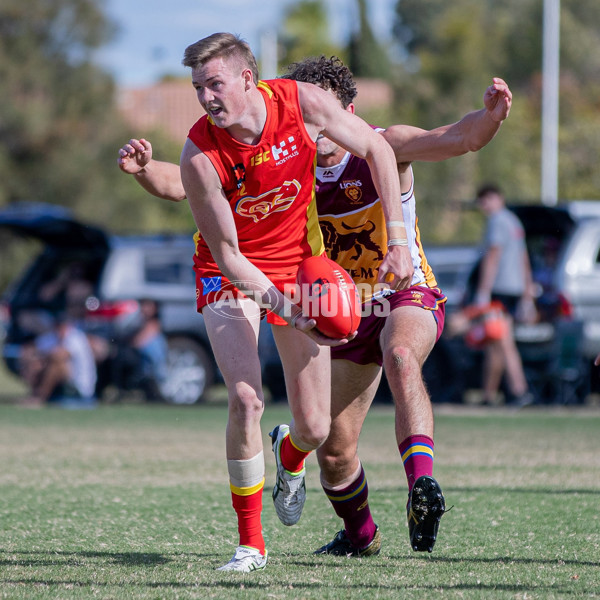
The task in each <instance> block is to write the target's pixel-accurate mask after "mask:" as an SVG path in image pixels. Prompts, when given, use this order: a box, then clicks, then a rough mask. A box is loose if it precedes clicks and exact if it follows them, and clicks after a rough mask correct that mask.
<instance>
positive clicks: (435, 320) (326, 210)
mask: <svg viewBox="0 0 600 600" xmlns="http://www.w3.org/2000/svg"><path fill="white" fill-rule="evenodd" d="M286 77H292V78H294V79H298V80H300V81H308V82H312V83H315V84H317V85H319V86H320V87H323V88H324V89H326V90H329V91H330V92H331V95H332V96H335V97H336V98H337V100H338V101H339V103H340V104H341V105H342V106H343V107H344V108H345V109H346V110H347V111H348V112H353V110H354V106H353V104H352V101H353V99H354V97H355V95H356V88H355V86H354V82H353V80H352V76H351V73H350V72H349V70H348V69H347V68H346V67H345V66H343V65H342V64H341V62H340V61H339V60H338V59H335V58H331V59H327V58H325V57H320V58H318V59H307V60H305V61H302V62H300V63H298V64H297V65H294V66H293V67H292V69H291V71H290V73H289V74H288V75H286ZM511 99H512V96H511V93H510V90H509V88H508V86H507V85H506V84H505V82H504V81H502V80H501V79H497V78H495V79H494V81H493V83H492V85H490V86H489V87H488V88H487V89H486V91H485V94H484V105H485V108H483V109H481V110H478V111H473V112H471V113H468V114H467V115H466V116H465V117H464V118H463V119H461V120H460V121H458V122H457V123H454V124H451V125H446V126H443V127H439V128H437V129H434V130H431V131H427V130H423V129H420V128H416V127H410V126H406V125H397V126H392V127H390V128H388V129H387V130H386V131H385V132H382V133H383V136H385V137H386V139H387V140H388V142H389V143H390V144H391V146H392V147H393V149H394V152H395V154H396V160H397V163H398V170H399V172H400V179H401V188H402V196H401V197H402V202H401V203H400V202H399V204H401V206H402V209H403V210H402V217H401V219H400V221H402V225H397V227H398V228H399V231H398V229H396V230H395V233H393V234H392V235H394V236H397V237H390V236H389V235H388V232H387V231H386V228H385V226H384V222H383V214H382V207H381V204H380V202H379V197H378V194H377V190H376V189H375V188H374V186H373V182H372V180H371V175H370V171H369V169H368V168H367V165H366V164H365V161H363V160H362V159H360V158H355V157H352V156H351V155H350V154H349V153H347V152H346V150H344V149H343V148H341V147H340V146H339V144H337V143H336V142H334V141H331V140H330V139H328V138H327V137H321V138H319V140H318V141H317V164H318V168H317V208H318V211H319V219H320V224H321V228H322V230H323V231H324V233H325V245H326V247H327V251H328V253H329V254H330V256H331V257H332V258H334V259H335V260H337V261H338V262H340V264H341V265H342V266H344V267H345V268H346V269H347V270H348V271H349V272H351V273H356V274H357V275H356V278H355V279H356V280H357V283H359V284H361V285H363V288H364V287H367V288H368V287H369V286H371V289H373V288H374V287H376V284H377V282H378V278H377V267H378V266H379V264H380V263H381V260H382V258H383V255H384V252H385V247H386V245H387V244H389V243H390V242H391V243H392V247H394V244H398V246H397V247H398V248H400V249H401V251H402V252H404V253H405V254H406V255H407V257H408V260H410V262H411V265H412V268H411V278H410V281H409V283H408V285H406V284H405V285H399V286H395V285H392V286H391V287H397V290H402V291H395V292H394V293H393V294H391V295H389V292H384V293H383V294H381V293H380V294H379V295H375V296H374V297H373V296H370V297H367V298H366V299H365V301H366V302H367V303H368V306H369V307H370V308H372V310H371V311H370V312H371V316H367V317H363V323H364V325H365V327H363V324H362V323H361V327H360V328H359V334H358V336H357V337H356V338H355V339H354V340H352V341H351V342H350V343H349V344H346V345H340V346H338V347H336V348H333V349H332V352H333V353H334V355H333V361H332V389H333V390H334V392H333V394H332V425H331V433H330V436H329V438H328V439H327V441H326V442H325V443H324V444H323V445H322V446H321V447H320V448H319V449H318V450H317V457H318V459H319V464H320V467H321V481H322V483H323V488H324V490H325V492H326V494H327V496H328V498H329V499H330V501H331V502H332V505H333V507H334V509H335V510H336V513H337V514H338V515H339V516H340V517H341V518H342V519H343V521H344V529H343V530H342V531H340V532H339V533H338V534H337V535H336V536H335V538H334V540H333V541H332V542H331V543H329V544H327V545H325V546H323V547H322V548H320V549H319V550H317V553H330V554H341V555H353V556H368V555H372V554H377V553H378V552H379V549H380V546H381V537H380V535H379V531H378V529H377V527H376V525H375V523H374V522H373V519H372V516H371V514H370V511H369V507H368V500H367V495H368V486H367V481H366V477H365V474H364V470H363V468H362V465H361V463H360V460H359V458H358V454H357V444H358V437H359V434H360V429H361V427H362V424H363V421H364V418H365V416H366V413H367V410H368V408H369V407H370V405H371V402H372V400H373V397H374V395H375V391H376V389H377V386H378V383H379V379H380V377H381V365H382V364H383V365H385V368H386V374H387V377H388V380H389V382H390V387H391V389H392V393H393V396H394V401H395V404H396V407H397V410H396V437H397V441H398V446H399V450H400V454H401V456H402V460H403V463H404V468H405V472H406V477H407V482H408V488H409V504H408V516H409V526H410V538H411V546H412V547H413V548H414V549H416V550H430V549H431V548H432V547H433V543H434V542H435V535H436V534H437V527H438V524H439V519H440V518H441V516H442V514H443V511H444V500H443V496H442V494H441V490H440V489H439V485H438V484H437V482H436V481H435V480H434V479H433V477H432V470H433V425H434V423H433V412H432V409H431V403H430V400H429V397H428V395H427V391H426V390H425V387H424V385H423V381H422V376H421V368H422V365H423V363H424V361H425V359H426V357H427V355H428V354H429V352H430V351H431V348H432V347H433V344H434V343H435V341H436V339H437V338H438V337H439V334H440V332H441V329H442V327H443V317H444V313H443V300H444V297H443V294H442V293H441V292H440V291H439V290H438V289H437V284H436V282H435V278H434V276H433V274H432V272H431V269H429V267H428V266H427V262H426V260H425V257H424V254H423V252H422V248H421V246H420V240H419V237H418V229H417V228H416V218H415V214H414V194H413V176H412V170H411V169H410V165H409V163H410V162H411V161H413V160H430V161H436V160H444V159H446V158H450V157H452V156H459V155H461V154H464V153H466V152H469V151H476V150H478V149H480V148H481V147H483V146H484V145H486V144H487V143H488V142H489V141H490V140H491V139H492V138H493V137H494V136H495V134H496V133H497V131H498V129H499V127H500V124H501V122H502V121H503V120H504V119H505V118H506V117H507V116H508V113H509V110H510V105H511ZM151 152H152V147H151V145H150V143H149V142H148V141H147V140H130V142H129V143H128V144H125V145H124V146H123V148H121V150H120V152H119V154H120V159H119V160H120V164H121V168H122V169H123V170H124V171H125V172H128V173H134V174H135V176H136V178H138V181H140V183H141V184H142V185H143V186H144V187H145V188H146V189H147V190H148V191H150V192H151V193H153V194H154V195H157V196H160V197H163V198H167V199H171V200H181V199H183V198H184V197H185V190H184V189H183V187H182V185H181V182H180V181H178V178H179V172H178V169H177V166H176V165H173V164H170V163H164V162H160V161H155V160H152V159H151ZM346 192H347V193H346ZM351 232H352V233H353V234H355V235H354V238H353V240H352V242H353V243H352V244H344V243H343V235H344V234H348V235H349V234H350V233H351ZM404 240H406V243H405V244H404V243H403V242H404ZM357 244H358V246H357ZM356 247H360V248H361V252H357V251H356ZM382 249H383V250H382ZM344 250H346V252H344ZM359 259H360V262H359V263H357V262H356V261H358V260H359ZM359 265H360V267H359ZM364 273H367V276H366V279H365V278H361V275H362V274H364ZM402 288H407V289H402ZM386 294H388V295H387V296H386ZM368 296H369V295H368ZM378 305H379V306H381V307H383V308H386V306H387V307H388V308H389V310H387V311H385V310H384V311H375V310H374V309H375V307H376V306H378ZM346 349H347V350H348V351H347V352H344V351H345V350H346ZM415 482H419V485H418V486H415Z"/></svg>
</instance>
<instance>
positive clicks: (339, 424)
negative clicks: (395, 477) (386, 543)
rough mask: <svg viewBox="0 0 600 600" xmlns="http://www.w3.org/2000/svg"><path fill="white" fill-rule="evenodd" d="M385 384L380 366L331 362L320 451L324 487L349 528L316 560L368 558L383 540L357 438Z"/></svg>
mask: <svg viewBox="0 0 600 600" xmlns="http://www.w3.org/2000/svg"><path fill="white" fill-rule="evenodd" d="M380 379H381V367H380V366H379V365H377V364H375V363H370V364H368V365H360V364H356V363H354V362H350V361H348V360H341V359H336V360H332V362H331V419H332V420H331V431H330V433H329V437H328V438H327V440H326V441H325V443H324V444H323V445H322V446H321V447H320V448H319V449H318V450H317V458H318V460H319V466H320V468H321V485H322V486H323V490H324V492H325V494H326V495H327V497H328V499H329V501H330V502H331V504H332V506H333V509H334V510H335V512H336V514H337V515H338V517H340V518H341V519H342V520H343V522H344V529H342V530H341V531H339V532H338V533H337V534H336V536H335V537H334V539H333V541H331V542H329V543H328V544H326V545H324V546H323V547H322V548H319V549H318V550H317V551H316V552H315V554H334V555H343V556H348V555H350V556H369V555H372V554H377V553H378V552H379V549H380V547H381V540H380V535H379V531H378V528H377V525H375V523H374V521H373V518H372V516H371V511H370V509H369V503H368V493H369V488H368V484H367V478H366V475H365V472H364V469H363V467H362V465H361V462H360V459H359V457H358V454H357V450H358V438H359V435H360V432H361V429H362V425H363V422H364V420H365V417H366V415H367V411H368V410H369V407H370V406H371V403H372V401H373V398H374V397H375V392H376V391H377V387H378V385H379V381H380Z"/></svg>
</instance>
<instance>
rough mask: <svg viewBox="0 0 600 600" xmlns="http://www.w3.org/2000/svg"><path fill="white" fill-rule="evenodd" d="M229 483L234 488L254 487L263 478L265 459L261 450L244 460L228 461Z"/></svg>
mask: <svg viewBox="0 0 600 600" xmlns="http://www.w3.org/2000/svg"><path fill="white" fill-rule="evenodd" d="M227 470H228V471H229V482H230V484H231V485H232V486H233V487H236V488H249V487H254V486H256V485H258V484H259V483H261V482H262V481H263V480H264V478H265V459H264V455H263V452H262V450H261V451H260V452H259V453H258V454H257V455H256V456H253V457H252V458H248V459H246V460H228V461H227Z"/></svg>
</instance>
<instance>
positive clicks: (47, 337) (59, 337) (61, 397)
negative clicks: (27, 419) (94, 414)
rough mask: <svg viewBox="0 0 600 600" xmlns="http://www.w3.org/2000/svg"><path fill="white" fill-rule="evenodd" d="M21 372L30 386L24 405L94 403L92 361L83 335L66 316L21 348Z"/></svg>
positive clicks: (90, 352) (90, 351)
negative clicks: (29, 392) (29, 393)
mask: <svg viewBox="0 0 600 600" xmlns="http://www.w3.org/2000/svg"><path fill="white" fill-rule="evenodd" d="M21 375H22V377H23V379H24V380H25V382H26V383H27V384H28V385H29V386H30V388H31V396H29V398H27V399H25V400H24V402H23V405H24V406H29V407H38V406H44V405H47V404H50V403H56V404H58V405H63V406H70V407H73V408H75V407H89V406H92V405H94V403H95V398H94V392H95V387H96V377H97V373H96V363H95V361H94V355H93V353H92V349H91V347H90V344H89V341H88V339H87V336H86V335H85V333H83V331H81V330H80V329H79V328H78V327H77V326H76V325H74V324H73V323H72V322H71V321H70V320H69V319H68V318H67V316H66V313H64V312H63V313H60V314H59V315H58V316H57V317H56V321H55V325H54V328H53V329H52V330H51V331H49V332H47V333H44V334H42V335H40V336H39V337H37V338H36V339H35V340H34V341H33V342H32V343H31V344H28V345H27V346H26V347H24V348H23V351H22V355H21Z"/></svg>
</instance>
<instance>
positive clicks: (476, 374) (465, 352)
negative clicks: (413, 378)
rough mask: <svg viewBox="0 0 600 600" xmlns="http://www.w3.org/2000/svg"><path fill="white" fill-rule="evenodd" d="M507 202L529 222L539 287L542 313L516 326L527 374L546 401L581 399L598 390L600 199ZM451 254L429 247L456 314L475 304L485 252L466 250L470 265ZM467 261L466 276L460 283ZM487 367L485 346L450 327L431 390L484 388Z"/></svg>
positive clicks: (446, 397)
mask: <svg viewBox="0 0 600 600" xmlns="http://www.w3.org/2000/svg"><path fill="white" fill-rule="evenodd" d="M509 208H510V209H511V210H512V211H513V212H514V213H515V214H516V215H517V216H518V217H519V219H520V220H521V222H522V223H523V227H524V229H525V235H526V241H527V248H528V251H529V256H530V260H531V265H532V275H533V279H534V282H535V283H536V286H537V297H536V305H537V309H538V316H539V317H538V320H537V321H536V322H535V323H517V324H516V325H515V339H516V341H517V346H518V348H519V352H520V353H521V356H522V359H523V364H524V368H525V372H526V376H527V379H528V381H529V383H530V386H531V387H532V389H533V390H534V393H535V394H536V396H537V397H538V399H539V400H540V402H545V403H560V404H576V403H581V402H583V401H584V400H585V398H586V396H587V395H588V394H589V393H590V392H592V391H593V392H597V391H599V389H600V380H599V377H598V373H597V370H594V369H593V367H592V362H593V359H594V357H595V356H596V355H597V354H598V353H599V352H600V296H599V294H598V292H599V291H600V202H593V201H578V202H569V203H565V204H563V205H559V206H555V207H549V206H544V205H541V204H539V205H538V204H536V205H530V204H527V205H510V206H509ZM447 256H448V257H451V256H452V250H451V249H448V248H441V249H435V248H427V257H428V259H429V261H430V263H431V265H432V267H433V270H434V273H435V274H436V276H438V277H439V280H440V285H441V286H442V289H444V290H445V291H446V293H447V295H448V305H447V312H448V315H452V312H453V311H455V310H459V309H460V307H461V306H463V305H466V304H468V303H469V296H470V294H472V292H473V290H474V286H475V280H476V277H477V269H478V263H479V259H480V253H479V252H478V250H477V249H476V248H472V249H470V250H464V251H463V254H462V258H464V260H465V261H466V263H467V264H466V265H465V264H463V265H458V264H455V265H452V262H451V261H449V260H448V259H447ZM459 262H460V261H459ZM468 263H470V264H468ZM465 268H466V269H467V273H468V275H467V277H466V280H465V281H463V282H461V281H460V280H461V279H462V278H463V277H465ZM461 293H462V294H463V296H462V297H461V298H460V299H458V300H457V298H458V296H459V295H460V294H461ZM481 369H482V364H481V352H480V351H477V350H474V349H472V348H469V347H468V346H467V345H466V344H465V343H464V340H463V339H462V338H460V337H458V338H457V337H452V336H450V335H449V330H448V328H446V331H445V332H444V334H443V336H442V338H441V340H440V341H439V342H438V344H437V345H436V347H435V348H434V351H433V352H432V354H431V356H430V357H429V359H428V361H427V363H426V365H425V369H424V373H425V378H426V381H427V383H428V386H429V387H430V389H431V390H432V397H434V398H437V399H438V400H440V401H449V402H460V401H462V394H463V393H464V390H467V389H478V388H480V385H481Z"/></svg>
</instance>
